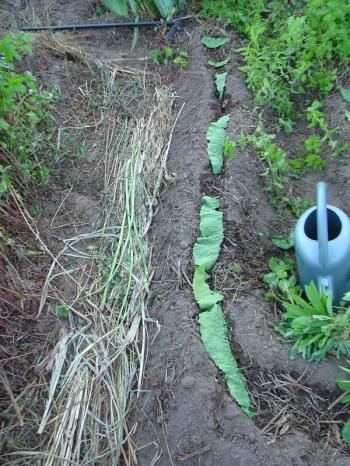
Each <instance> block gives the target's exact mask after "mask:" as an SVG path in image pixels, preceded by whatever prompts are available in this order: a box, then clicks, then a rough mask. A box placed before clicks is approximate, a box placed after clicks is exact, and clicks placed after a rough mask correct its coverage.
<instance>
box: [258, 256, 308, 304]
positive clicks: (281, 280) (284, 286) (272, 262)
mask: <svg viewBox="0 0 350 466" xmlns="http://www.w3.org/2000/svg"><path fill="white" fill-rule="evenodd" d="M269 269H270V272H269V273H267V274H266V275H265V276H264V282H265V283H266V284H267V285H269V288H270V291H269V292H268V293H267V294H266V297H267V298H268V299H276V298H277V299H280V300H283V299H285V297H286V296H287V297H288V298H289V299H291V294H290V293H291V292H293V293H298V292H299V290H300V287H299V286H298V285H297V279H296V275H295V263H294V261H292V260H291V259H290V257H289V256H288V255H285V256H284V258H283V259H277V258H276V257H270V259H269Z"/></svg>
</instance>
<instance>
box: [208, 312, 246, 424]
mask: <svg viewBox="0 0 350 466" xmlns="http://www.w3.org/2000/svg"><path fill="white" fill-rule="evenodd" d="M199 325H200V332H201V336H202V340H203V343H204V346H205V348H206V350H207V351H208V353H209V356H210V357H211V359H212V360H213V361H214V363H215V364H216V366H217V367H218V368H219V369H220V370H221V371H222V372H223V374H224V376H225V379H226V381H227V386H228V389H229V391H230V394H231V396H232V398H233V399H234V400H236V401H237V403H238V405H239V406H240V407H241V409H242V411H243V412H245V413H246V414H247V415H248V416H252V412H251V410H250V399H249V394H248V391H247V388H246V385H245V380H244V377H243V375H242V373H241V371H240V369H239V368H238V366H237V362H236V360H235V358H234V357H233V355H232V352H231V347H230V343H229V341H228V339H227V325H226V322H225V316H224V313H223V312H222V309H221V307H220V306H219V305H218V304H216V305H215V306H213V307H212V308H211V309H209V310H207V311H205V312H201V313H200V314H199Z"/></svg>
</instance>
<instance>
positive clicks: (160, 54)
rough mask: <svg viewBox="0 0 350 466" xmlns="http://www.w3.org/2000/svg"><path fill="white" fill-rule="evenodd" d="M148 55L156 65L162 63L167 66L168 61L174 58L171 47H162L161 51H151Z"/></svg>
mask: <svg viewBox="0 0 350 466" xmlns="http://www.w3.org/2000/svg"><path fill="white" fill-rule="evenodd" d="M149 54H150V57H151V58H152V60H153V61H154V63H157V64H158V65H160V64H162V63H164V64H165V65H167V64H168V63H169V60H170V59H171V58H173V56H174V49H172V48H171V47H164V48H163V49H162V50H158V49H152V50H150V53H149Z"/></svg>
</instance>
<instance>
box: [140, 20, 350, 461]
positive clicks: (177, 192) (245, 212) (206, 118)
mask: <svg viewBox="0 0 350 466" xmlns="http://www.w3.org/2000/svg"><path fill="white" fill-rule="evenodd" d="M201 34H203V32H202V30H201V29H200V28H195V30H194V32H193V36H192V42H191V43H192V47H193V48H192V50H191V60H190V67H189V69H188V71H187V72H186V74H185V77H184V80H183V81H182V82H181V84H180V85H179V88H178V89H177V93H178V96H179V100H178V105H177V106H178V108H180V107H181V105H182V103H185V107H184V110H183V112H182V114H181V118H180V122H179V124H178V126H177V129H176V131H175V135H174V139H173V144H172V148H171V151H170V156H169V164H168V168H169V171H170V172H175V173H176V174H177V177H176V181H175V182H174V183H172V184H171V185H170V186H169V188H168V189H167V190H166V191H165V192H164V193H163V195H162V202H161V205H160V208H159V212H158V215H157V216H156V219H155V222H154V225H153V237H154V248H155V251H157V253H156V254H155V262H154V268H155V278H154V284H153V295H152V298H153V305H152V312H151V314H152V317H154V318H156V319H157V320H158V322H159V323H160V326H161V327H160V331H159V335H158V336H157V337H156V339H155V340H154V342H153V345H152V347H151V349H150V354H149V362H148V367H147V371H146V381H145V387H144V388H145V390H146V394H145V395H144V396H143V397H142V399H141V402H140V403H139V408H138V411H137V420H138V421H139V432H138V435H137V444H138V446H139V448H140V450H139V454H138V459H139V462H140V464H141V465H143V466H146V465H150V464H154V462H153V460H154V459H155V458H157V457H158V456H160V459H159V462H157V464H159V465H162V466H166V465H170V464H186V465H188V466H190V465H193V466H194V465H205V466H211V465H215V464H220V465H224V466H225V465H227V466H232V465H235V466H236V465H237V466H238V465H246V466H248V465H249V466H250V465H252V464H256V465H269V466H273V465H276V466H277V465H282V464H283V465H289V464H290V465H292V464H293V465H311V464H312V465H321V464H322V465H327V464H337V465H339V466H340V465H345V464H350V460H349V459H346V458H345V457H341V455H340V453H338V452H337V450H336V449H334V448H332V447H330V446H329V445H328V446H327V443H326V446H325V449H323V450H321V448H320V445H319V444H318V443H317V441H316V442H315V440H316V439H317V437H318V436H319V434H320V432H316V431H312V428H313V425H312V423H311V422H310V423H309V421H308V420H307V419H303V420H302V421H301V425H299V426H298V425H297V423H296V421H297V418H298V415H297V414H296V413H298V412H299V410H300V411H303V412H304V414H305V416H304V417H306V418H307V417H308V415H309V411H310V410H311V411H312V407H311V408H310V406H308V402H310V400H309V399H308V397H307V396H304V395H305V393H304V392H303V390H300V389H298V387H296V388H295V383H297V382H298V381H299V382H301V381H302V382H303V384H304V383H305V384H306V385H308V387H307V388H306V389H305V390H306V391H308V390H309V391H310V392H309V393H313V391H312V390H313V389H315V390H316V388H318V389H319V391H318V392H320V391H321V392H322V394H323V397H322V400H323V402H322V403H321V402H320V401H319V403H320V404H321V405H322V408H324V409H325V407H326V406H327V403H328V397H327V396H329V397H330V399H331V397H332V395H333V393H332V392H334V390H335V383H334V376H335V372H336V369H335V364H334V362H327V363H325V364H324V365H323V366H322V368H317V367H316V366H312V367H311V366H310V364H308V363H306V362H305V361H301V360H296V361H291V360H290V359H289V354H288V353H289V347H288V346H287V345H284V344H281V343H280V342H278V341H277V338H276V335H275V333H274V332H273V330H272V329H271V326H273V316H272V314H271V310H270V305H269V304H268V302H267V301H266V300H265V299H264V297H263V294H264V291H265V290H264V289H263V286H262V283H261V277H262V275H263V274H264V273H266V263H267V258H268V257H269V255H272V254H271V242H270V241H268V238H267V232H268V230H269V229H271V228H272V229H273V228H274V227H278V228H280V226H281V220H280V219H279V218H278V216H277V215H276V212H275V211H274V210H273V209H272V208H271V207H270V206H269V204H268V203H267V200H266V193H265V192H264V187H263V181H262V178H261V176H260V173H261V171H262V167H261V166H260V164H259V162H257V160H256V158H254V156H253V155H252V154H249V153H245V154H240V156H239V157H238V158H237V159H235V160H233V161H232V160H230V161H226V167H225V170H224V174H223V175H222V176H219V177H216V178H214V177H213V176H212V175H211V173H210V170H209V167H208V160H207V154H206V130H207V128H208V125H209V123H210V122H211V121H213V120H214V119H215V118H217V117H218V116H220V115H221V114H224V113H227V112H229V111H230V112H231V113H232V117H231V122H230V127H229V131H228V134H229V136H230V137H233V138H234V137H239V134H240V131H241V130H244V131H249V130H250V128H252V127H254V109H253V106H252V98H251V95H250V93H249V92H248V91H247V89H246V86H245V84H244V80H243V77H242V75H241V74H240V72H239V71H238V66H239V64H238V56H237V54H234V60H233V63H232V64H231V65H230V66H229V76H228V81H227V92H226V101H225V103H224V105H223V106H220V105H218V102H217V100H216V98H215V95H214V88H213V74H214V73H213V72H211V71H210V70H208V69H207V68H206V67H205V66H204V65H205V63H206V62H207V60H208V58H209V54H208V53H207V52H206V51H205V50H204V47H202V46H201V45H200V36H201ZM238 46H239V44H238V42H237V40H236V39H234V43H233V45H232V49H235V48H237V47H238ZM232 51H233V50H231V52H232ZM205 194H206V195H208V194H210V195H219V196H220V197H221V201H222V204H223V210H224V215H225V233H226V239H225V242H224V246H223V250H222V253H221V257H220V259H219V261H218V264H217V265H216V266H215V267H214V270H213V273H212V275H213V276H214V277H215V278H214V280H215V282H214V283H215V285H214V287H215V289H218V290H220V291H223V292H224V293H225V301H224V311H225V314H226V318H227V320H228V321H229V323H230V329H231V332H232V333H231V342H232V345H233V348H234V353H235V355H236V356H237V358H238V360H239V362H240V365H241V367H243V369H244V372H245V374H246V376H247V379H248V386H249V389H250V391H251V393H252V398H253V400H254V403H255V405H256V406H258V405H259V407H260V416H259V417H258V418H257V420H256V425H255V423H254V420H253V419H249V418H248V417H247V416H245V415H244V414H242V412H241V411H240V410H239V409H238V407H237V406H236V405H235V404H234V403H233V402H232V400H231V399H230V397H229V396H228V395H227V393H226V391H225V385H224V382H223V380H222V379H221V376H220V374H219V373H218V370H217V369H216V367H215V366H214V364H213V363H212V362H211V361H210V359H209V357H208V355H207V354H206V351H205V349H204V347H203V344H202V342H201V340H200V336H199V332H198V326H197V315H198V309H197V306H196V304H195V302H194V300H193V297H192V292H191V287H190V281H191V278H192V269H193V266H192V246H193V244H194V241H195V239H196V235H197V231H198V213H199V208H200V203H201V197H202V196H203V195H205ZM285 227H286V226H285ZM235 263H237V264H240V267H241V272H240V273H239V275H240V276H239V277H238V276H237V270H236V272H235V271H234V267H233V264H235ZM271 321H272V325H271ZM306 374H307V376H306ZM278 376H280V378H282V379H283V377H284V379H283V380H289V379H288V377H290V378H291V380H289V382H285V384H287V385H289V387H291V392H292V394H291V400H292V401H293V408H291V409H288V407H285V406H284V405H281V406H282V412H281V410H280V408H281V406H280V405H278V403H277V404H276V403H274V402H275V400H274V399H273V397H274V394H273V393H275V392H274V391H273V389H272V390H271V385H273V384H277V382H276V381H275V380H274V377H276V378H278ZM298 377H299V379H298V381H295V379H297V378H298ZM264 384H265V388H264ZM299 385H301V383H300V384H299ZM293 386H294V388H293ZM272 388H276V387H272ZM270 390H271V392H272V395H271V400H270V401H271V405H270V406H267V402H266V398H268V396H267V397H265V396H264V395H265V393H264V391H265V392H266V393H268V394H270ZM276 390H277V388H276ZM282 392H283V391H282ZM307 394H308V393H306V395H307ZM282 395H283V393H282ZM278 396H281V391H280V392H278V390H277V395H276V398H278ZM316 396H317V395H316ZM316 404H317V403H316ZM294 405H295V406H296V407H295V406H294ZM276 409H278V410H279V411H278V412H277V415H276V416H275V418H274V414H276V413H275V411H274V410H276ZM317 409H320V405H319V404H317V407H314V410H317ZM299 414H300V413H299ZM311 417H312V416H311ZM299 418H300V415H299ZM277 421H278V422H277ZM299 421H300V419H299ZM256 426H259V427H261V428H263V429H264V428H265V433H268V435H267V436H266V435H265V436H263V435H262V433H261V431H259V430H258V429H257V427H256ZM276 426H277V427H276ZM271 427H273V430H272V431H271ZM308 429H309V430H308ZM305 431H309V435H307V434H306V432H305ZM155 436H156V438H157V442H158V444H159V447H160V450H159V449H157V447H156V445H155V443H152V441H153V440H154V438H155ZM152 459H153V460H152Z"/></svg>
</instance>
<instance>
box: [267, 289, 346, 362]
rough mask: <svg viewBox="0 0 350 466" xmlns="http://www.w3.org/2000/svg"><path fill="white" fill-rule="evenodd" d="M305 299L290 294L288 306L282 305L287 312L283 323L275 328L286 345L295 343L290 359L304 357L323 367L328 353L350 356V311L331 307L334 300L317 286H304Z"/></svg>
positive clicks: (293, 292)
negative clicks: (298, 356) (320, 291)
mask: <svg viewBox="0 0 350 466" xmlns="http://www.w3.org/2000/svg"><path fill="white" fill-rule="evenodd" d="M305 294H306V298H307V300H306V299H304V298H302V297H301V296H300V295H299V294H298V293H296V292H295V291H294V290H289V292H288V300H289V302H283V307H284V308H285V309H286V312H284V313H283V314H282V322H281V323H280V324H279V325H277V326H276V330H277V331H278V332H280V333H281V335H282V336H283V338H284V339H285V340H286V341H290V342H293V343H294V344H293V346H292V349H291V353H290V354H291V357H292V358H294V357H295V356H296V355H297V354H301V355H302V357H303V358H307V359H309V360H311V361H313V362H316V363H320V362H321V361H323V360H324V358H325V357H326V354H327V353H328V352H332V353H334V354H335V355H336V357H337V358H339V357H341V356H347V355H348V354H349V351H350V309H349V308H345V307H337V308H335V307H334V306H332V297H331V295H330V294H326V292H325V290H324V289H323V290H322V294H321V296H320V295H319V293H318V290H317V287H316V285H315V284H314V283H313V282H311V283H310V284H309V285H307V286H305Z"/></svg>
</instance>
